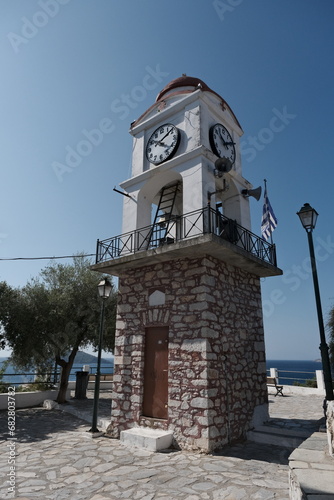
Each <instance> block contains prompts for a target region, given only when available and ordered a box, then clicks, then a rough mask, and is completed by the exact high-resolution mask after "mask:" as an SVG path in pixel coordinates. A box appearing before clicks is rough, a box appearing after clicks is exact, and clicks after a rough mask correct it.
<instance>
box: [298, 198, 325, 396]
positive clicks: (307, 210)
mask: <svg viewBox="0 0 334 500" xmlns="http://www.w3.org/2000/svg"><path fill="white" fill-rule="evenodd" d="M297 215H298V216H299V218H300V221H301V223H302V225H303V227H304V229H305V230H306V232H307V237H308V244H309V247H310V257H311V268H312V276H313V284H314V293H315V301H316V305H317V312H318V323H319V331H320V352H321V360H322V368H323V371H324V381H325V391H326V400H327V401H332V400H333V399H334V395H333V383H332V374H331V365H330V361H329V354H328V345H327V342H326V335H325V328H324V320H323V316H322V308H321V300H320V291H319V283H318V273H317V265H316V260H315V255H314V246H313V237H312V232H313V229H314V228H315V225H316V222H317V218H318V213H317V211H316V210H314V208H312V207H311V205H309V204H308V203H305V204H304V206H303V207H302V208H301V209H300V210H299V212H297Z"/></svg>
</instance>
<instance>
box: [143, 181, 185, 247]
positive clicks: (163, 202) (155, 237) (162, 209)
mask: <svg viewBox="0 0 334 500" xmlns="http://www.w3.org/2000/svg"><path fill="white" fill-rule="evenodd" d="M179 187H180V182H177V183H176V184H172V185H171V186H165V187H163V188H162V189H161V191H160V200H159V204H158V207H157V210H156V213H155V216H154V220H153V225H152V229H151V233H150V237H149V241H148V247H150V246H161V245H163V244H165V243H173V242H174V238H173V237H171V236H168V233H169V231H170V228H171V226H172V225H173V224H175V218H174V217H173V213H172V212H173V208H174V205H175V200H176V195H177V193H178V191H179Z"/></svg>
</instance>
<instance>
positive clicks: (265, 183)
mask: <svg viewBox="0 0 334 500" xmlns="http://www.w3.org/2000/svg"><path fill="white" fill-rule="evenodd" d="M263 180H264V195H265V197H266V200H267V199H268V191H267V179H263ZM270 243H271V245H273V244H274V242H273V232H272V231H270Z"/></svg>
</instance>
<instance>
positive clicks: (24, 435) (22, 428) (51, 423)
mask: <svg viewBox="0 0 334 500" xmlns="http://www.w3.org/2000/svg"><path fill="white" fill-rule="evenodd" d="M7 418H8V417H7V412H6V411H1V412H0V428H1V429H3V431H2V432H1V434H0V439H4V440H7V439H8V438H9V434H8V420H7ZM83 425H84V426H85V427H87V423H86V422H84V421H83V420H81V419H80V418H77V417H74V416H73V415H66V414H65V413H63V412H59V411H58V410H46V409H44V408H27V409H24V410H23V409H22V410H16V412H15V432H14V437H15V438H17V441H18V442H20V443H31V442H34V441H42V440H44V439H51V438H53V439H54V434H55V433H57V432H73V431H78V430H81V429H80V427H82V426H83Z"/></svg>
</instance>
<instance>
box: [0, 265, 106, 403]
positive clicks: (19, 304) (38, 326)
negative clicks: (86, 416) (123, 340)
mask: <svg viewBox="0 0 334 500" xmlns="http://www.w3.org/2000/svg"><path fill="white" fill-rule="evenodd" d="M89 267H90V262H89V261H88V260H87V259H85V258H83V257H76V258H74V261H73V264H58V263H52V264H50V265H48V266H47V267H46V268H45V269H44V270H42V271H41V273H40V275H39V277H37V278H34V279H32V280H31V281H29V282H28V283H27V284H26V285H25V286H24V287H23V288H22V289H11V288H10V287H8V285H7V284H6V283H0V304H1V305H0V322H1V325H2V330H1V334H2V337H1V339H2V340H4V341H5V343H6V345H7V347H9V348H11V349H12V356H11V359H10V361H11V363H13V364H14V365H15V366H16V368H18V369H24V370H26V369H33V368H36V367H37V368H38V373H39V374H43V373H47V372H50V371H51V370H50V363H53V364H54V361H56V363H57V364H58V365H60V366H61V367H62V394H63V392H64V390H65V389H66V388H65V386H66V387H67V383H68V376H69V371H70V369H71V367H72V365H73V361H74V358H75V354H76V353H77V351H78V349H79V347H80V348H81V349H83V348H85V347H87V346H88V345H93V347H96V346H97V345H98V330H99V320H100V309H101V299H99V297H98V292H97V285H98V283H99V281H100V280H101V278H102V275H101V274H99V273H96V272H93V271H91V270H90V269H89ZM115 319H116V293H115V292H114V293H112V294H111V297H110V298H109V299H108V301H107V303H106V306H105V327H104V339H103V348H104V349H105V350H107V351H108V350H109V351H112V349H113V346H114V335H115V333H114V332H115ZM60 399H61V401H59V402H63V397H61V398H60Z"/></svg>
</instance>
